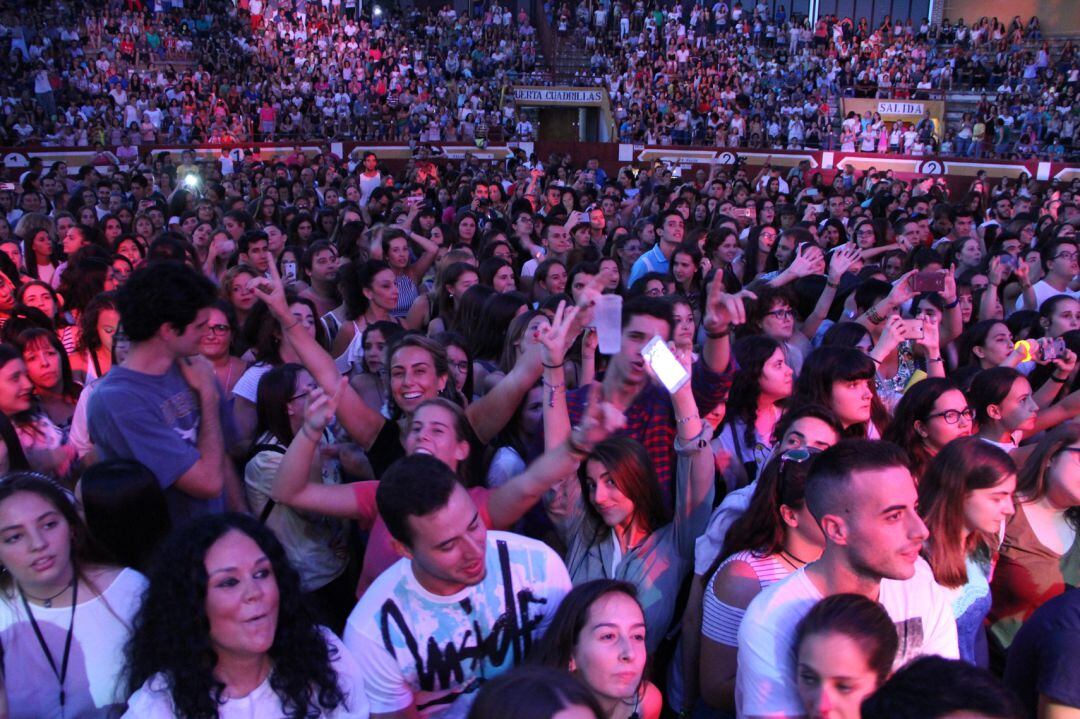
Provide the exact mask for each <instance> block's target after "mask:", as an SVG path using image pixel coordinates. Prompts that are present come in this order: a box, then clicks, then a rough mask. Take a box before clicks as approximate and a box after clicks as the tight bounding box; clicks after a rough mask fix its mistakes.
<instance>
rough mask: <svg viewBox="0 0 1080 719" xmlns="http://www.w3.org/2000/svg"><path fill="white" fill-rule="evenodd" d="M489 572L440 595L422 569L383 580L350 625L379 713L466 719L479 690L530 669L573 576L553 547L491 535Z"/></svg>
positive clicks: (401, 568)
mask: <svg viewBox="0 0 1080 719" xmlns="http://www.w3.org/2000/svg"><path fill="white" fill-rule="evenodd" d="M484 562H485V567H486V570H487V574H486V575H485V577H484V580H483V581H481V582H480V583H479V584H476V585H474V586H471V587H467V588H465V589H463V590H461V591H460V592H458V593H457V594H453V595H450V596H440V595H437V594H432V593H431V592H429V591H427V590H426V589H424V587H423V586H421V584H420V582H419V581H417V579H416V576H415V574H414V573H413V568H412V562H411V560H409V559H402V560H400V561H398V562H397V563H395V564H394V565H393V566H391V567H390V568H389V569H387V570H386V571H385V572H383V573H382V574H381V575H380V576H379V578H378V579H376V580H375V581H374V583H372V585H371V586H370V587H369V588H368V590H367V591H366V592H365V593H364V596H363V597H361V599H360V602H359V603H358V604H357V605H356V607H355V608H354V609H353V611H352V614H351V615H349V621H348V623H347V624H346V626H345V634H344V639H345V646H347V647H348V648H349V649H350V650H351V651H352V653H353V655H354V656H355V657H356V659H357V661H358V662H359V663H360V667H361V669H362V670H363V673H364V680H365V688H366V690H367V693H368V700H369V702H370V704H371V711H372V713H374V714H379V713H391V712H395V711H400V710H403V709H406V708H407V707H409V706H412V705H414V704H415V706H416V708H417V710H418V711H419V713H420V715H421V716H423V717H425V718H426V717H435V716H438V717H440V719H450V718H451V717H454V718H456V717H464V716H465V715H466V714H467V713H468V710H469V706H470V705H471V702H472V699H473V698H474V697H475V693H476V690H477V689H479V688H480V686H481V685H482V684H483V683H484V682H485V681H487V680H489V679H493V678H495V677H497V676H499V675H500V674H502V673H504V672H506V671H508V670H509V669H511V668H512V667H514V666H516V665H518V664H520V663H522V661H523V660H524V658H525V655H526V654H527V653H528V651H529V649H530V647H531V646H532V645H533V643H534V642H535V641H536V640H537V639H538V638H539V637H540V635H541V634H543V632H544V630H545V629H546V627H547V625H548V623H549V622H550V621H551V617H552V616H553V615H554V613H555V610H556V609H557V608H558V606H559V603H560V602H561V601H562V599H563V597H564V596H566V594H567V592H569V591H570V576H569V574H567V571H566V567H565V565H563V562H562V560H561V559H560V558H559V556H558V555H557V554H556V553H555V552H553V551H552V550H551V549H550V548H549V547H548V546H547V545H545V544H543V543H542V542H538V541H536V540H533V539H528V538H526V537H521V536H518V535H516V534H511V533H509V532H495V531H489V532H488V533H487V552H486V555H485V560H484Z"/></svg>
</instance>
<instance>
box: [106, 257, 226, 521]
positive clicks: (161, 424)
mask: <svg viewBox="0 0 1080 719" xmlns="http://www.w3.org/2000/svg"><path fill="white" fill-rule="evenodd" d="M215 295H216V291H215V288H214V285H213V283H212V282H210V280H208V279H206V278H205V277H203V276H202V275H200V274H199V273H198V272H196V271H195V270H193V269H191V268H190V267H188V266H186V265H182V264H179V263H177V262H157V263H154V264H151V265H149V266H147V267H145V268H142V269H139V270H138V271H136V272H135V273H133V274H132V275H131V278H130V279H129V280H128V282H127V284H125V285H124V286H123V287H122V288H121V289H120V291H119V292H118V293H117V297H116V304H117V307H118V309H119V310H120V321H121V324H122V325H123V329H124V332H125V333H126V334H127V336H128V338H129V339H130V340H131V351H130V353H129V354H128V356H127V359H126V360H125V361H124V363H123V364H122V365H120V366H118V367H113V368H112V369H111V370H110V371H109V373H108V374H107V375H106V376H105V377H104V378H103V379H102V380H101V383H100V384H99V385H97V386H95V387H94V389H93V395H92V396H91V398H90V402H89V407H88V417H89V426H90V439H91V441H92V442H93V443H94V446H95V447H96V448H97V450H98V453H99V454H100V456H101V458H103V459H112V458H114V457H121V458H125V459H135V460H138V461H139V462H142V463H143V464H145V465H146V466H147V467H150V468H151V469H152V470H153V471H154V474H155V475H156V476H157V479H158V482H160V483H161V486H162V488H164V489H165V494H166V496H167V497H168V500H169V512H170V514H171V515H172V519H173V523H174V524H180V523H182V522H183V521H184V520H185V519H187V518H189V517H193V516H200V515H202V514H207V513H209V512H215V511H218V512H220V511H221V510H222V509H223V508H224V500H225V499H226V497H224V496H223V493H224V494H226V495H227V499H228V501H229V506H230V507H231V508H234V509H243V508H244V504H243V497H242V495H241V493H240V483H239V479H238V478H237V476H236V472H235V470H234V469H233V467H232V463H231V462H230V461H229V460H228V456H227V454H226V452H225V447H226V444H225V436H224V432H223V428H224V427H225V426H226V425H225V418H226V417H227V411H226V408H225V405H224V403H223V402H222V398H221V393H220V390H219V388H218V385H217V380H216V378H215V376H214V370H213V367H212V366H211V365H210V363H209V361H207V360H206V359H204V358H202V357H200V356H199V355H198V352H199V343H200V342H201V341H202V338H203V336H204V335H205V334H206V332H207V318H208V317H209V315H210V306H211V304H213V301H214V297H215Z"/></svg>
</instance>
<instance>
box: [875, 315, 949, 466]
mask: <svg viewBox="0 0 1080 719" xmlns="http://www.w3.org/2000/svg"><path fill="white" fill-rule="evenodd" d="M860 326H861V325H860ZM950 390H957V391H960V388H959V387H957V386H956V383H955V382H953V381H952V380H951V379H946V378H944V377H927V378H926V379H924V380H922V381H921V382H916V383H915V384H913V385H911V387H909V388H908V389H907V391H905V392H904V395H903V396H902V397H901V398H900V401H899V402H898V403H897V405H896V409H895V410H894V411H893V421H892V424H890V425H889V429H888V430H887V431H886V432H885V433H884V434H883V435H882V439H886V440H888V441H890V442H895V443H896V444H898V445H900V446H901V447H903V448H904V449H905V450H907V452H908V454H910V455H911V472H912V474H914V475H915V476H916V477H921V476H922V475H923V472H925V471H926V467H927V465H929V464H930V461H931V460H932V459H933V458H932V457H931V456H930V451H929V450H928V449H927V447H926V443H925V442H924V441H923V438H922V435H920V434H919V432H918V429H917V428H916V426H915V425H916V423H921V424H924V425H925V424H926V423H927V422H928V421H929V420H928V419H927V416H928V415H929V414H930V412H931V411H932V410H933V409H934V403H936V402H937V401H938V399H940V398H941V395H943V394H945V393H946V392H948V391H950Z"/></svg>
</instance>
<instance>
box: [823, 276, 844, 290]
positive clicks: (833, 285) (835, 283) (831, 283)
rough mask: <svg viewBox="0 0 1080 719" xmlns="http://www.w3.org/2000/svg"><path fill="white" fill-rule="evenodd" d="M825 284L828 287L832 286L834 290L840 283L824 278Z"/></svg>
mask: <svg viewBox="0 0 1080 719" xmlns="http://www.w3.org/2000/svg"><path fill="white" fill-rule="evenodd" d="M825 284H826V286H828V287H832V288H833V289H834V290H835V289H836V288H837V287H839V286H840V283H839V282H833V281H832V280H828V279H827V280H825Z"/></svg>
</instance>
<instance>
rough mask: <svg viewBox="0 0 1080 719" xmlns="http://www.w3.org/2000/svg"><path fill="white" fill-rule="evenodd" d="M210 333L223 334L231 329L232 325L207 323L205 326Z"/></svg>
mask: <svg viewBox="0 0 1080 719" xmlns="http://www.w3.org/2000/svg"><path fill="white" fill-rule="evenodd" d="M206 329H208V330H209V331H210V334H212V335H224V334H228V333H229V332H231V331H232V327H229V325H209V326H207V328H206Z"/></svg>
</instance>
